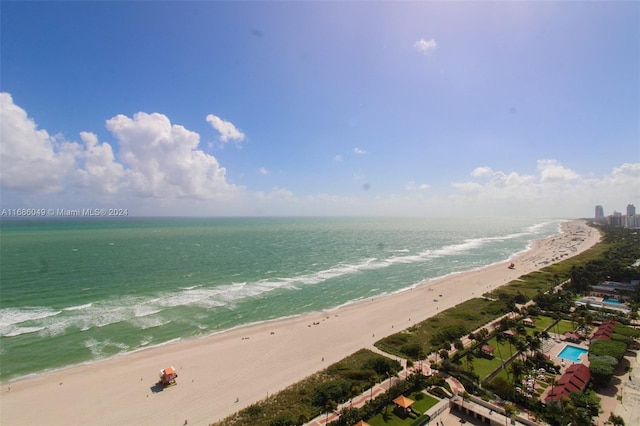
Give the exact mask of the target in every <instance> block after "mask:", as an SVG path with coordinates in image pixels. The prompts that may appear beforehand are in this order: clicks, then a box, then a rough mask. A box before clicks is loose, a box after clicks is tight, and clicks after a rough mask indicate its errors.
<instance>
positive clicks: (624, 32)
mask: <svg viewBox="0 0 640 426" xmlns="http://www.w3.org/2000/svg"><path fill="white" fill-rule="evenodd" d="M0 7H1V9H0V13H1V30H0V31H1V53H0V55H1V62H0V67H1V70H0V71H1V77H2V78H1V82H0V91H1V92H2V95H1V99H0V102H1V110H0V111H1V113H2V121H1V122H0V123H1V126H2V129H1V131H2V133H1V136H2V140H1V142H0V144H1V145H0V148H1V156H0V166H1V168H0V184H1V187H2V199H1V201H0V203H1V207H2V208H10V209H12V208H28V207H32V208H55V209H57V208H69V209H73V208H100V207H114V208H127V209H128V210H129V213H130V214H131V215H203V216H220V215H222V216H228V215H243V216H244V215H249V216H251V215H386V216H404V215H411V216H422V215H431V216H434V215H461V216H465V215H466V216H469V215H482V216H497V215H499V216H504V215H507V216H508V215H527V216H545V217H549V216H553V217H585V216H591V215H593V210H594V206H595V204H602V205H603V206H604V207H605V213H607V214H611V213H612V212H613V210H614V209H615V210H618V211H623V210H624V209H625V207H626V205H627V204H629V203H635V204H636V205H639V204H640V3H638V2H154V1H150V2H7V1H2V3H1V6H0Z"/></svg>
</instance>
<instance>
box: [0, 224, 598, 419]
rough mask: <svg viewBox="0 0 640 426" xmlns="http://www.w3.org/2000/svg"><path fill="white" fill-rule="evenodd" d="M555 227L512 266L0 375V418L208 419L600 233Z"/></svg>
mask: <svg viewBox="0 0 640 426" xmlns="http://www.w3.org/2000/svg"><path fill="white" fill-rule="evenodd" d="M563 227H564V232H563V233H562V234H561V235H556V236H554V237H551V238H548V239H546V240H542V241H538V242H536V244H534V247H533V248H532V249H531V250H529V251H527V252H525V253H523V254H521V255H520V256H518V257H517V258H515V259H512V260H511V261H513V262H514V263H515V268H514V269H508V268H507V265H508V264H509V263H510V261H505V262H503V263H500V264H496V265H493V266H490V267H487V268H484V269H481V270H478V271H472V272H467V273H462V274H456V275H452V276H449V277H446V278H443V279H440V280H437V281H432V282H429V283H426V284H425V285H421V286H418V287H416V288H414V289H412V290H407V291H404V292H402V293H399V294H395V295H392V296H386V297H380V298H377V299H373V300H367V301H363V302H359V303H354V304H351V305H348V306H345V307H342V308H339V309H336V310H333V311H331V312H319V313H314V314H309V315H305V316H301V317H295V318H289V319H284V320H279V321H273V322H270V323H263V324H258V325H254V326H248V327H243V328H239V329H235V330H231V331H227V332H224V333H220V334H216V335H213V336H209V337H205V338H201V339H193V340H189V341H183V342H178V343H175V344H170V345H165V346H161V347H157V348H150V349H147V350H143V351H139V352H136V353H132V354H128V355H123V356H119V357H115V358H112V359H109V360H105V361H101V362H96V363H92V364H90V365H83V366H78V367H74V368H69V369H65V370H63V371H58V372H54V373H51V374H46V375H40V376H37V377H31V378H27V379H23V380H18V381H14V382H12V383H5V384H3V386H2V388H1V389H0V424H2V425H3V426H13V425H80V424H82V425H147V424H148V425H151V424H153V425H175V426H179V425H183V424H184V423H185V420H188V424H189V425H207V424H210V423H213V422H215V421H218V420H221V419H222V418H224V417H226V416H228V415H230V414H232V413H234V412H236V411H238V410H240V409H242V408H244V407H246V406H248V405H250V404H252V403H254V402H257V401H259V400H261V399H264V398H265V397H267V396H268V395H272V394H274V393H276V392H278V391H280V390H282V389H284V388H285V387H287V386H289V385H291V384H292V383H295V382H297V381H299V380H301V379H303V378H304V377H306V376H309V375H310V374H312V373H314V372H316V371H318V370H321V369H323V368H325V367H326V366H328V365H329V364H331V363H334V362H336V361H339V360H340V359H342V358H344V357H346V356H348V355H350V354H352V353H354V352H356V351H357V350H359V349H361V348H368V347H370V346H371V345H372V344H373V343H374V342H375V341H377V340H379V339H380V338H382V337H384V336H386V335H389V334H392V333H394V332H396V331H399V330H402V329H404V328H407V327H408V326H410V325H412V324H414V323H417V322H420V321H423V320H424V319H426V318H428V317H430V316H432V315H434V314H436V313H438V312H440V311H442V310H445V309H447V308H450V307H452V306H454V305H457V304H459V303H460V302H462V301H465V300H467V299H470V298H473V297H477V296H480V295H482V294H483V293H484V292H486V291H489V290H491V289H493V288H496V287H499V286H501V285H504V284H505V283H507V282H509V281H511V280H513V279H515V278H517V277H519V276H521V275H524V274H527V273H529V272H532V271H534V270H537V269H540V268H542V267H544V266H545V265H546V264H549V263H554V262H556V261H559V260H563V259H566V258H567V257H570V256H573V255H576V254H578V253H580V252H582V251H584V250H586V249H588V248H589V247H591V246H593V245H594V244H596V243H597V242H598V241H599V240H600V235H599V233H598V232H597V231H596V230H594V229H593V228H590V227H588V226H587V225H586V224H585V223H584V222H582V221H573V222H566V223H565V224H564V225H563ZM554 259H555V260H554ZM440 295H442V296H440ZM434 298H435V299H438V301H437V302H435V301H434ZM314 323H316V324H317V325H313V324H314ZM318 323H319V324H318ZM171 365H173V366H174V367H176V369H177V371H178V374H179V377H178V383H179V384H178V385H177V386H174V387H171V388H169V389H166V390H164V391H162V392H158V393H153V392H152V390H151V388H152V387H153V386H154V384H155V383H156V381H157V379H158V371H159V370H160V369H161V368H163V367H167V366H171Z"/></svg>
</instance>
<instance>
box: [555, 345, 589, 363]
mask: <svg viewBox="0 0 640 426" xmlns="http://www.w3.org/2000/svg"><path fill="white" fill-rule="evenodd" d="M586 353H589V351H588V350H586V349H583V348H579V347H577V346H572V345H566V346H565V347H564V348H562V350H561V351H560V353H559V354H558V358H562V359H566V360H567V361H571V362H582V360H581V359H580V356H581V355H583V354H586Z"/></svg>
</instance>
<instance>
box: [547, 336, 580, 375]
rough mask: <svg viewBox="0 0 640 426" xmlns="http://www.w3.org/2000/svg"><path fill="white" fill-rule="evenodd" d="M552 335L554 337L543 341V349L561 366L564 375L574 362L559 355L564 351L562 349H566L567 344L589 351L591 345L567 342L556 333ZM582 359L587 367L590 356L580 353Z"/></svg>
mask: <svg viewBox="0 0 640 426" xmlns="http://www.w3.org/2000/svg"><path fill="white" fill-rule="evenodd" d="M551 335H552V337H551V338H550V339H546V340H545V341H544V342H543V344H542V351H543V352H544V353H545V354H546V355H548V356H549V357H550V359H551V361H553V362H554V363H555V364H557V365H559V366H560V375H562V373H564V370H566V369H567V368H568V367H569V366H570V365H572V364H574V363H573V362H572V361H569V360H565V359H563V358H559V357H558V355H559V354H560V352H562V349H564V347H565V346H575V347H577V348H581V349H584V350H586V351H588V350H589V346H587V345H586V344H584V343H573V342H566V341H564V340H562V339H561V338H560V336H557V337H556V335H555V334H551ZM580 360H581V361H582V362H581V363H582V364H584V365H586V366H587V367H588V366H589V357H588V355H587V354H583V355H580Z"/></svg>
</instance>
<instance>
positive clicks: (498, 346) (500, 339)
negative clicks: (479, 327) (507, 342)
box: [496, 332, 509, 380]
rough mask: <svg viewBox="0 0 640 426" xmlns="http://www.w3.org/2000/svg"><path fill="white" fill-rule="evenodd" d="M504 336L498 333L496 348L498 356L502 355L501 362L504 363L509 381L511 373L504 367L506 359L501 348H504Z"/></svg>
mask: <svg viewBox="0 0 640 426" xmlns="http://www.w3.org/2000/svg"><path fill="white" fill-rule="evenodd" d="M504 338H505V337H504V334H502V333H501V332H498V333H496V342H497V343H498V344H497V345H496V346H497V348H498V355H500V362H502V368H503V369H504V371H505V372H506V373H507V380H509V371H508V370H507V369H506V368H505V366H504V358H503V357H502V350H501V349H500V347H501V346H502V342H503V341H504Z"/></svg>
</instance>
